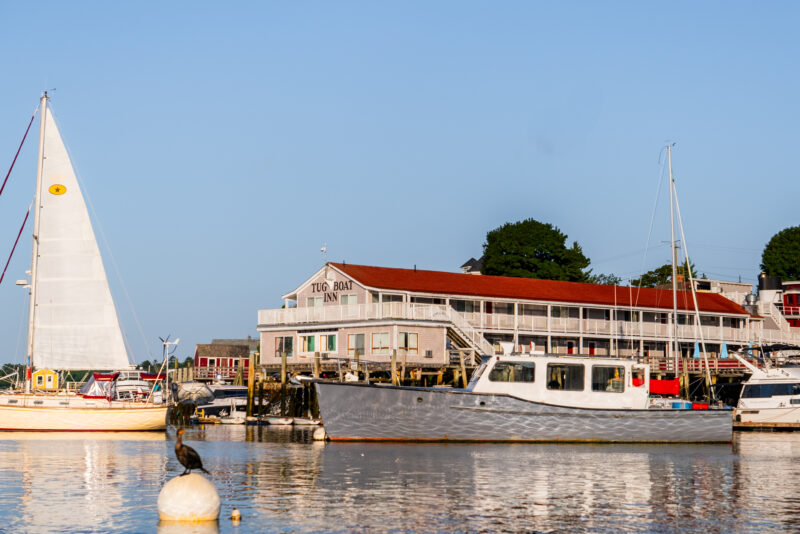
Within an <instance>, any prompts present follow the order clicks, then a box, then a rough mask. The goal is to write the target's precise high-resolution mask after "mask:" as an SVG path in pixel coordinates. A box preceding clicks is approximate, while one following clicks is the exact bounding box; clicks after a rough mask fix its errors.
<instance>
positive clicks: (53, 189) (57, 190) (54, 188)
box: [48, 184, 67, 195]
mask: <svg viewBox="0 0 800 534" xmlns="http://www.w3.org/2000/svg"><path fill="white" fill-rule="evenodd" d="M48 191H50V193H51V194H53V195H63V194H64V193H66V192H67V188H66V187H65V186H63V185H61V184H53V185H51V186H50V188H49V189H48Z"/></svg>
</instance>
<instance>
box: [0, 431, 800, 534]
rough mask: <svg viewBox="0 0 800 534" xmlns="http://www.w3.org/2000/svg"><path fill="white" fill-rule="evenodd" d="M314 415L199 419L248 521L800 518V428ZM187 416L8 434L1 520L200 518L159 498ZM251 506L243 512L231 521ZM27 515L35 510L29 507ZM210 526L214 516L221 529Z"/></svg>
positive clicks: (564, 522) (41, 525)
mask: <svg viewBox="0 0 800 534" xmlns="http://www.w3.org/2000/svg"><path fill="white" fill-rule="evenodd" d="M312 432H313V429H300V430H294V429H292V428H285V427H244V426H223V425H210V426H206V427H195V428H191V429H189V430H188V431H187V432H186V434H185V435H184V438H185V442H186V443H187V444H190V445H191V446H192V447H194V448H195V449H197V451H198V452H199V453H200V454H201V456H202V458H203V462H204V465H205V466H206V467H207V468H208V469H209V471H211V473H212V476H211V480H212V481H213V482H214V484H215V485H216V487H217V490H218V492H219V494H220V499H221V501H222V514H221V519H220V522H219V524H217V523H213V524H208V525H200V526H197V525H192V526H191V528H194V527H197V528H200V529H201V530H197V529H195V530H189V531H191V532H206V531H211V532H216V531H217V530H219V531H221V532H244V531H252V530H259V531H265V530H268V531H287V530H288V531H308V530H338V531H350V530H356V531H367V530H370V531H371V530H376V531H387V530H400V531H407V530H417V531H487V530H503V531H505V530H514V531H519V530H525V531H528V530H541V531H552V530H578V531H586V530H590V531H596V530H601V531H618V530H648V531H652V530H655V531H676V530H690V531H708V530H711V531H723V530H725V531H727V530H732V531H758V532H764V531H782V530H786V529H790V528H791V529H794V528H798V527H799V526H800V522H799V521H798V515H800V511H798V510H800V508H799V507H798V504H799V503H800V486H798V485H797V484H795V483H794V481H795V480H796V476H797V475H798V471H799V470H800V467H798V465H800V463H798V461H797V460H798V459H799V458H800V434H737V435H736V436H735V440H734V443H733V444H731V445H575V444H565V445H557V444H550V445H529V444H527V445H522V444H517V445H509V444H480V445H469V444H418V445H412V444H390V443H381V444H376V443H372V444H371V443H352V444H333V443H327V444H326V443H321V442H315V441H313V439H312ZM173 440H174V430H172V431H170V432H168V433H167V434H166V435H165V434H163V433H162V434H159V435H158V437H157V438H154V437H153V436H143V435H140V434H135V435H133V436H130V435H129V436H120V435H117V436H116V437H114V436H95V435H91V436H87V435H83V434H81V435H79V436H61V435H52V434H46V436H45V437H42V436H38V437H28V436H26V437H21V435H18V436H17V437H8V436H4V435H0V499H2V502H3V503H4V504H5V506H3V511H0V519H2V520H3V521H4V524H5V525H6V526H8V528H9V530H10V531H13V530H36V531H48V530H51V531H64V530H73V528H70V527H69V526H67V528H65V525H64V524H63V518H64V517H70V518H74V519H73V520H74V521H75V524H74V525H73V526H74V530H84V531H119V532H123V531H130V530H134V531H136V530H139V531H152V530H154V529H156V528H155V527H157V530H158V532H187V530H186V529H187V528H189V527H187V526H186V525H175V524H164V523H158V517H157V510H156V499H157V496H158V492H159V491H160V489H161V487H162V486H163V484H164V483H165V482H166V480H167V479H168V478H171V477H173V476H176V475H178V474H180V473H181V472H182V471H183V469H182V467H181V466H180V465H179V464H178V463H177V460H175V458H174V455H173V452H172V442H173ZM234 507H236V508H238V509H239V510H240V511H241V512H242V515H243V522H242V525H241V526H239V527H234V526H233V525H232V524H231V521H230V519H227V518H228V517H229V516H230V511H231V510H232V508H234ZM21 518H25V519H24V521H23V519H21ZM208 529H210V530H208Z"/></svg>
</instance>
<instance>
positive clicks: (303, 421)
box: [292, 417, 322, 426]
mask: <svg viewBox="0 0 800 534" xmlns="http://www.w3.org/2000/svg"><path fill="white" fill-rule="evenodd" d="M292 424H293V425H296V426H316V425H320V424H322V421H320V420H319V419H313V418H311V417H295V418H294V421H293V422H292Z"/></svg>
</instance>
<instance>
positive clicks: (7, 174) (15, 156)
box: [0, 104, 39, 195]
mask: <svg viewBox="0 0 800 534" xmlns="http://www.w3.org/2000/svg"><path fill="white" fill-rule="evenodd" d="M38 111H39V105H38V104H37V105H36V109H34V110H33V115H31V120H30V122H29V123H28V127H27V128H26V129H25V135H23V136H22V141H20V143H19V148H17V153H16V154H14V159H13V160H12V161H11V167H10V168H9V169H8V172H7V173H6V179H5V180H3V185H2V186H0V195H2V194H3V190H4V189H5V188H6V183H7V182H8V177H9V176H11V171H12V170H14V164H15V163H16V162H17V157H19V153H20V151H21V150H22V145H24V144H25V139H27V138H28V132H30V131H31V125H33V119H35V118H36V113H37V112H38Z"/></svg>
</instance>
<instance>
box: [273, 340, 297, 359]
mask: <svg viewBox="0 0 800 534" xmlns="http://www.w3.org/2000/svg"><path fill="white" fill-rule="evenodd" d="M283 352H285V353H286V357H287V358H291V357H292V356H294V336H284V337H276V338H275V357H276V358H280V357H281V353H283Z"/></svg>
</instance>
